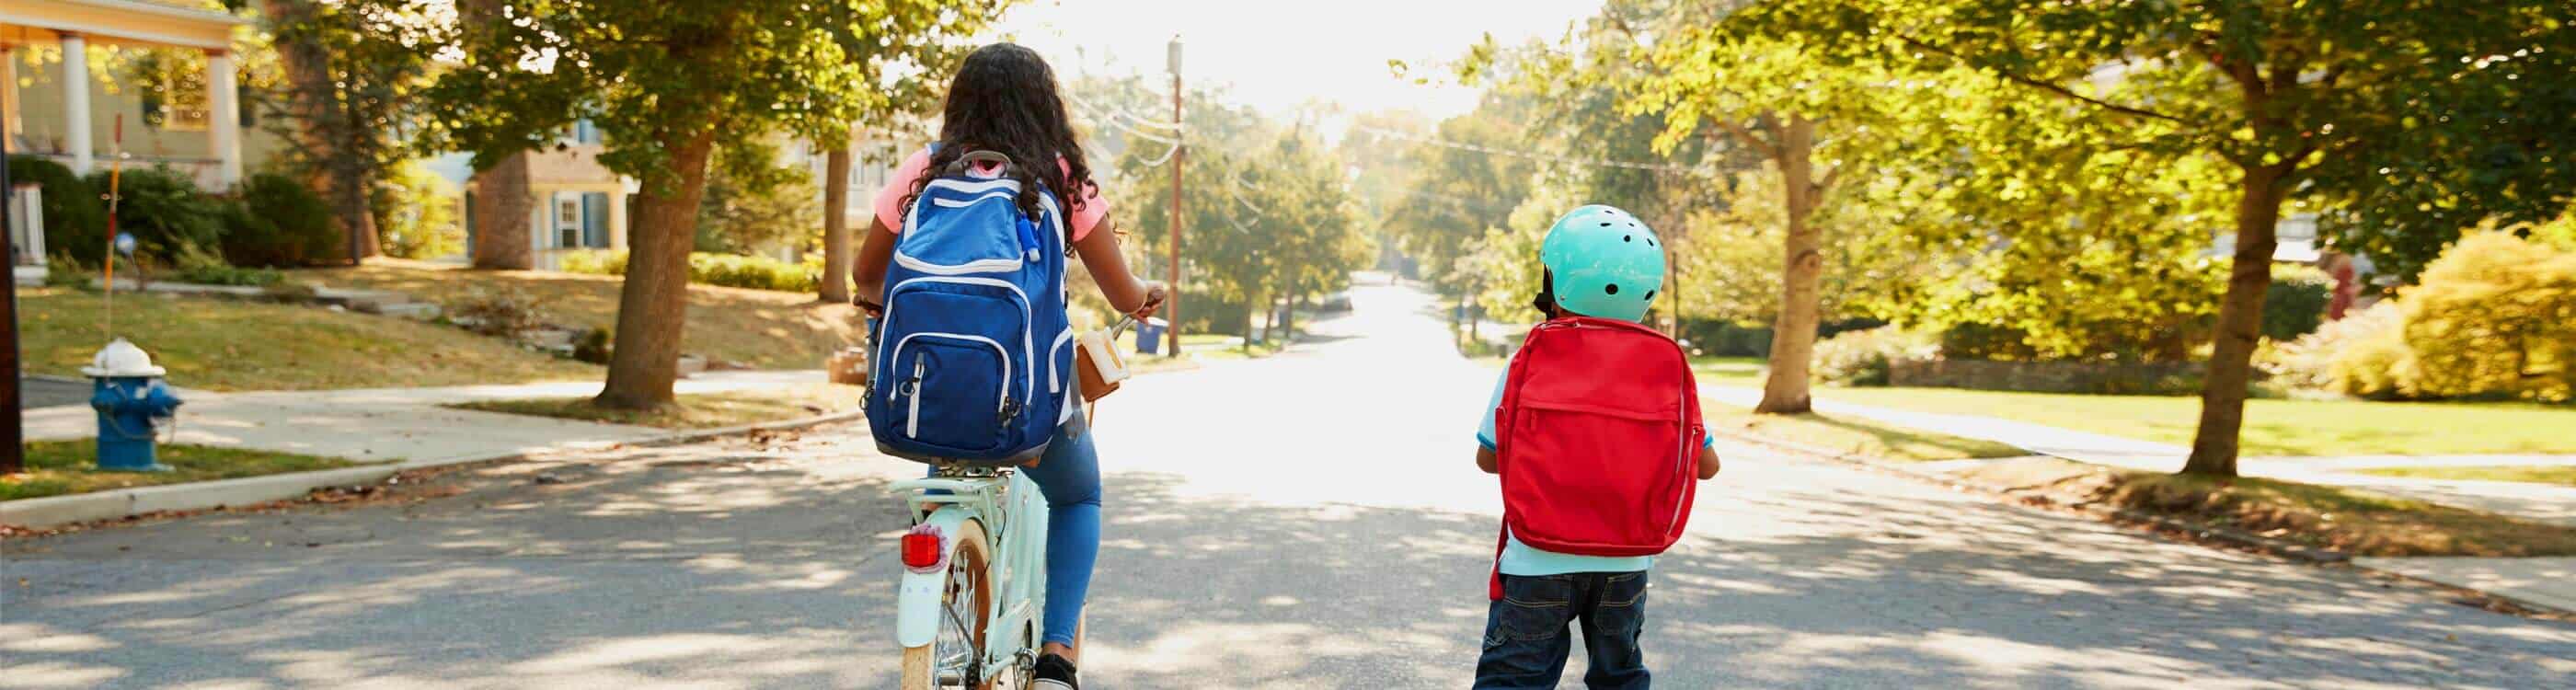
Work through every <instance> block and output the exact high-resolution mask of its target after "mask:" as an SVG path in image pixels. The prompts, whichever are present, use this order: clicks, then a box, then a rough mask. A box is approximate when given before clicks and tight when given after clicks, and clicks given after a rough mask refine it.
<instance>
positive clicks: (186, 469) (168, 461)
mask: <svg viewBox="0 0 2576 690" xmlns="http://www.w3.org/2000/svg"><path fill="white" fill-rule="evenodd" d="M159 455H160V460H161V464H164V465H169V466H170V467H171V468H172V471H169V472H99V471H96V470H92V469H90V468H91V467H93V466H95V465H96V464H97V458H98V446H97V445H96V442H95V441H93V440H90V439H81V440H77V441H29V442H27V473H26V474H20V475H5V476H0V501H5V500H12V499H20V498H36V497H39V496H59V495H63V494H77V493H88V492H91V491H105V490H108V489H123V488H128V487H136V486H151V485H155V484H177V483H181V482H202V481H210V480H216V479H233V478H238V477H257V476H260V475H268V474H280V473H285V472H303V471H306V470H327V469H333V468H339V467H354V466H356V465H358V464H359V463H354V462H350V461H347V460H342V459H339V458H320V457H314V456H310V455H297V454H294V453H277V452H270V451H264V450H243V449H238V448H215V447H210V446H196V445H188V444H183V443H164V444H161V447H160V449H159Z"/></svg>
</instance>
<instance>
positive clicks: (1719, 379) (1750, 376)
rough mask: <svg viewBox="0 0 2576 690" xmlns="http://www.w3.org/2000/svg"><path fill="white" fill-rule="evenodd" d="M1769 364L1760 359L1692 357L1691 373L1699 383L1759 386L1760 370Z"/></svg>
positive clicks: (1760, 380) (1760, 379)
mask: <svg viewBox="0 0 2576 690" xmlns="http://www.w3.org/2000/svg"><path fill="white" fill-rule="evenodd" d="M1767 366H1770V363H1769V362H1767V361H1765V360H1763V359H1762V358H1760V357H1692V358H1691V372H1692V375H1693V376H1695V377H1697V378H1698V379H1699V382H1700V383H1703V384H1713V385H1720V386H1760V385H1762V369H1763V367H1767Z"/></svg>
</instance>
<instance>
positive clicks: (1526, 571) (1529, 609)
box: [1475, 205, 1718, 690]
mask: <svg viewBox="0 0 2576 690" xmlns="http://www.w3.org/2000/svg"><path fill="white" fill-rule="evenodd" d="M1661 242H1662V240H1661V239H1659V238H1657V237H1656V236H1655V234H1654V231H1653V230H1650V229H1647V228H1646V226H1645V224H1644V223H1642V222H1640V221H1638V220H1637V219H1636V217H1635V216H1632V215H1629V214H1628V213H1626V212H1624V211H1620V210H1619V209H1616V208H1611V207H1608V206H1599V205H1593V206H1585V207H1582V208H1578V209H1575V210H1574V211H1573V212H1571V213H1567V214H1566V215H1565V216H1564V217H1562V218H1559V219H1557V221H1556V225H1555V226H1553V227H1551V228H1549V229H1548V233H1547V238H1546V240H1545V241H1544V242H1543V243H1542V244H1541V245H1540V249H1539V263H1540V264H1541V265H1542V266H1543V267H1544V268H1545V272H1544V276H1545V277H1544V278H1543V279H1542V281H1541V287H1540V290H1539V295H1538V298H1537V300H1536V304H1535V306H1536V307H1538V309H1539V311H1540V312H1541V313H1543V314H1545V315H1546V317H1547V319H1548V320H1547V322H1545V323H1542V324H1540V325H1538V326H1536V327H1534V328H1532V329H1531V331H1530V335H1529V338H1528V339H1526V340H1525V341H1523V344H1522V346H1521V350H1520V352H1519V353H1518V354H1516V355H1515V356H1514V357H1513V359H1512V365H1511V368H1510V369H1509V370H1507V371H1505V372H1504V374H1503V377H1502V380H1501V381H1498V382H1496V383H1495V385H1494V397H1493V402H1491V403H1490V404H1488V405H1487V406H1486V410H1485V412H1486V414H1485V415H1484V424H1483V426H1482V427H1481V428H1480V429H1479V430H1478V432H1477V434H1476V441H1477V444H1478V447H1477V449H1476V467H1478V468H1479V469H1483V470H1484V471H1486V472H1488V473H1492V474H1497V475H1500V476H1501V479H1502V482H1501V483H1502V488H1503V504H1504V509H1503V533H1502V535H1501V537H1500V538H1499V540H1498V541H1499V544H1498V545H1497V547H1496V555H1495V558H1494V571H1493V582H1492V585H1491V588H1490V589H1491V591H1490V593H1489V594H1490V596H1491V598H1492V600H1493V602H1492V603H1491V604H1490V605H1489V607H1488V613H1487V616H1486V620H1485V640H1484V652H1483V654H1482V655H1481V656H1480V657H1479V658H1478V659H1477V661H1476V685H1475V687H1476V688H1478V689H1479V690H1484V689H1489V688H1490V689H1495V690H1503V689H1520V688H1530V689H1545V688H1554V687H1556V682H1557V679H1558V677H1559V676H1560V675H1562V674H1563V673H1564V671H1565V662H1566V658H1567V656H1568V655H1569V654H1570V653H1571V651H1572V647H1573V638H1572V636H1571V634H1570V633H1569V631H1568V628H1569V627H1575V628H1579V629H1580V630H1581V631H1582V634H1583V648H1584V655H1585V658H1586V659H1587V660H1588V663H1589V666H1590V670H1589V671H1587V672H1585V673H1584V677H1583V680H1584V684H1585V685H1587V686H1589V687H1591V688H1594V689H1595V690H1599V689H1603V688H1646V687H1648V683H1649V680H1650V674H1649V673H1648V672H1647V671H1646V663H1645V657H1644V655H1643V653H1642V652H1640V651H1639V648H1638V637H1639V634H1640V633H1641V632H1642V630H1643V628H1644V625H1645V608H1646V583H1647V577H1646V572H1647V570H1648V569H1649V568H1651V567H1653V565H1654V555H1655V554H1657V553H1661V552H1662V551H1663V550H1664V549H1665V548H1668V547H1670V546H1672V544H1673V542H1674V541H1676V540H1678V539H1680V537H1681V534H1682V530H1683V527H1684V526H1685V525H1686V524H1687V521H1688V520H1689V517H1690V503H1691V499H1692V497H1693V495H1694V494H1695V493H1696V487H1697V482H1698V481H1699V480H1705V479H1709V478H1712V477H1715V476H1717V471H1718V459H1717V453H1716V451H1715V447H1714V446H1713V445H1712V441H1711V440H1710V439H1709V438H1708V435H1707V432H1706V429H1705V428H1704V427H1703V424H1702V422H1701V421H1700V416H1699V403H1698V400H1699V397H1698V390H1699V387H1698V384H1697V382H1696V381H1694V380H1693V378H1692V377H1691V372H1690V363H1689V360H1688V358H1687V357H1684V356H1683V355H1682V352H1681V348H1680V346H1679V345H1677V344H1675V343H1674V342H1673V341H1672V339H1670V338H1668V337H1665V336H1664V335H1663V334H1661V333H1658V332H1655V331H1653V330H1651V329H1648V328H1646V327H1644V326H1641V325H1638V323H1637V322H1638V321H1639V320H1640V319H1643V318H1644V317H1645V314H1646V308H1647V307H1648V306H1650V305H1652V304H1653V303H1654V299H1655V294H1656V292H1657V291H1659V290H1660V289H1661V288H1662V287H1663V278H1664V254H1663V247H1662V246H1661Z"/></svg>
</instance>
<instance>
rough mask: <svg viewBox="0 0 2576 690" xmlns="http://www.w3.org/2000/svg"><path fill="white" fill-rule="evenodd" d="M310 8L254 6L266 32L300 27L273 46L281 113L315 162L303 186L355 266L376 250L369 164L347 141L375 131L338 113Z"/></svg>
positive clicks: (297, 3) (287, 2) (299, 2)
mask: <svg viewBox="0 0 2576 690" xmlns="http://www.w3.org/2000/svg"><path fill="white" fill-rule="evenodd" d="M316 9H317V8H316V7H315V5H314V0H261V2H260V13H261V14H263V15H266V16H267V17H268V20H269V25H270V26H271V27H272V28H285V27H304V28H303V29H302V30H288V31H280V32H279V33H280V34H281V37H280V38H279V40H277V41H276V50H277V57H278V60H277V62H278V66H279V68H280V70H281V71H283V72H285V75H286V82H287V98H286V99H285V100H286V112H287V115H288V116H289V118H290V119H292V120H294V121H295V138H296V140H297V142H296V143H298V144H301V145H302V146H303V147H304V150H305V153H306V154H307V155H310V156H312V157H313V160H314V162H315V163H316V164H315V165H314V166H313V167H312V168H311V169H310V170H311V172H313V173H314V174H313V176H312V178H311V179H310V180H308V183H307V186H310V187H313V188H314V191H316V192H319V193H320V194H321V196H322V198H323V199H326V200H328V201H329V203H330V205H331V213H332V215H333V216H335V217H336V220H337V221H338V225H339V226H340V231H341V232H342V233H344V235H345V236H346V237H347V238H348V243H347V249H346V253H345V256H346V258H348V259H349V262H350V263H352V264H355V263H357V262H358V260H360V259H362V258H365V257H369V256H375V255H376V254H378V253H379V250H378V249H377V246H378V245H377V241H376V220H375V210H374V208H373V206H372V205H370V204H368V203H367V197H368V195H369V193H370V192H371V191H372V190H373V189H374V178H375V170H374V164H375V162H374V161H371V160H366V159H365V158H364V157H365V156H367V155H368V154H367V153H366V152H365V151H364V147H361V146H355V145H353V142H351V141H350V140H351V139H356V138H361V137H371V136H374V135H375V130H374V129H373V126H372V124H371V123H361V122H353V121H352V119H353V118H351V117H350V116H349V113H348V112H347V111H346V110H344V107H345V106H344V105H343V104H342V100H341V98H340V86H339V84H338V82H336V81H335V80H334V79H333V77H332V75H331V51H330V48H328V47H326V46H324V45H323V44H322V43H321V42H320V41H318V40H316V39H315V38H314V36H313V34H314V33H315V32H317V31H320V30H321V29H320V28H318V27H313V26H311V24H312V23H313V22H314V21H315V18H314V15H315V14H316ZM315 258H320V257H315Z"/></svg>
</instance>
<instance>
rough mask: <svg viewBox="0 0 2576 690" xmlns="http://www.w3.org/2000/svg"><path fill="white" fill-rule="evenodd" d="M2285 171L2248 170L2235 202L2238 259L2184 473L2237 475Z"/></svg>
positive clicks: (2231, 270) (2222, 304)
mask: <svg viewBox="0 0 2576 690" xmlns="http://www.w3.org/2000/svg"><path fill="white" fill-rule="evenodd" d="M2281 178H2282V171H2280V170H2277V169H2274V168H2273V167H2271V166H2253V167H2248V168H2246V169H2245V179H2244V183H2243V186H2242V188H2241V189H2240V190H2239V191H2238V194H2239V196H2238V197H2237V200H2236V257H2235V258H2234V259H2233V260H2232V261H2231V262H2230V264H2229V266H2228V273H2227V295H2226V296H2225V297H2222V298H2220V299H2219V302H2218V333H2217V334H2216V335H2215V336H2214V337H2215V342H2213V343H2211V344H2210V353H2209V374H2208V376H2207V377H2205V378H2204V379H2203V380H2202V381H2201V388H2200V428H2199V430H2198V431H2197V432H2195V433H2194V434H2193V436H2192V440H2191V458H2190V459H2189V460H2186V461H2184V463H2183V468H2182V471H2183V472H2185V473H2189V474H2206V475H2213V476H2221V477H2233V476H2236V451H2237V433H2238V432H2239V431H2241V430H2243V428H2244V426H2245V386H2246V383H2247V381H2248V380H2249V379H2250V378H2251V377H2252V376H2253V370H2254V345H2255V343H2256V341H2258V340H2260V339H2261V338H2262V337H2263V293H2264V292H2265V291H2267V290H2270V289H2271V286H2272V250H2273V248H2274V246H2275V245H2277V244H2279V240H2278V238H2276V237H2275V236H2274V234H2273V229H2274V227H2276V226H2277V225H2279V224H2280V221H2281V197H2282V196H2283V195H2284V191H2283V190H2282V188H2281V184H2280V182H2281Z"/></svg>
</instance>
